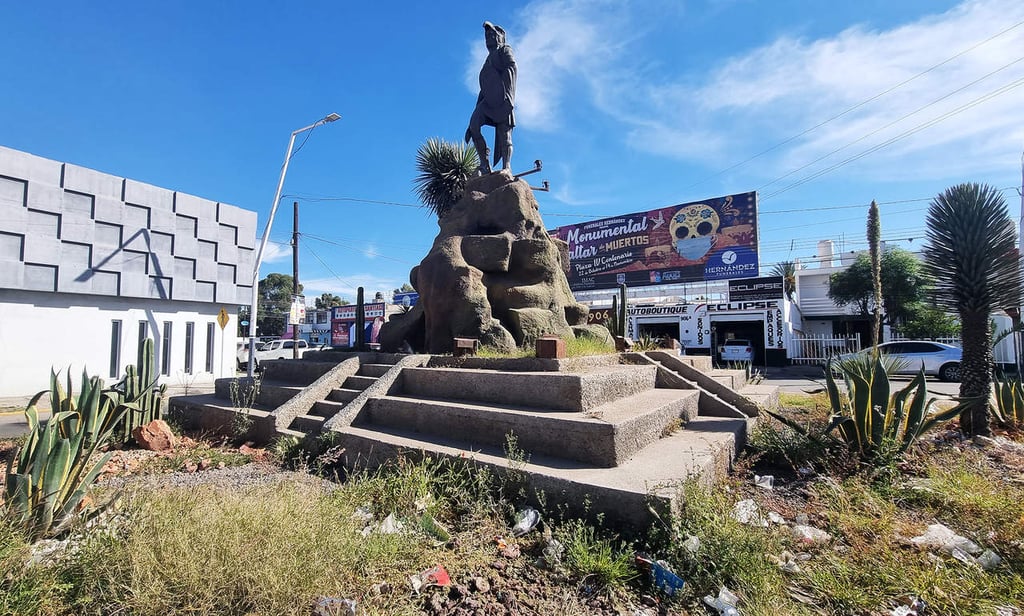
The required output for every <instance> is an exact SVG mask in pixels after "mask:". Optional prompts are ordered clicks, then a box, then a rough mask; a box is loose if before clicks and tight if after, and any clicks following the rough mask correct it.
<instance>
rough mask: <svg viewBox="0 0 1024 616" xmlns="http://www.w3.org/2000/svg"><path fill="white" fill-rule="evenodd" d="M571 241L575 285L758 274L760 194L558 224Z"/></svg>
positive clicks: (635, 283)
mask: <svg viewBox="0 0 1024 616" xmlns="http://www.w3.org/2000/svg"><path fill="white" fill-rule="evenodd" d="M551 235H552V236H554V237H557V238H559V239H561V240H564V241H565V242H567V243H568V244H569V271H568V272H567V278H568V280H569V286H570V287H571V288H572V290H574V291H579V290H587V289H606V288H611V287H615V286H617V285H618V284H621V283H625V284H626V285H628V286H645V285H657V284H671V283H677V282H687V281H699V280H726V279H730V278H743V277H747V276H756V275H757V271H758V259H757V193H755V192H749V193H742V194H737V195H729V196H726V197H716V198H713V199H707V200H704V201H696V202H692V203H683V204H679V205H673V206H670V207H664V208H660V209H657V210H651V211H648V212H639V213H635V214H626V215H624V216H617V217H614V218H604V219H601V220H595V221H592V222H587V223H582V224H578V225H569V226H565V227H559V228H557V229H552V230H551Z"/></svg>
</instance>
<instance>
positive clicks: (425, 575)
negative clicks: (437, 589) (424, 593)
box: [409, 565, 452, 594]
mask: <svg viewBox="0 0 1024 616" xmlns="http://www.w3.org/2000/svg"><path fill="white" fill-rule="evenodd" d="M409 583H410V584H411V585H412V589H413V591H414V592H415V593H416V594H420V589H421V588H424V587H426V586H451V584H452V579H451V577H450V576H449V575H448V572H447V571H446V570H445V568H444V567H442V566H441V565H437V566H436V567H431V568H430V569H427V570H426V571H420V572H419V573H417V574H416V575H410V576H409Z"/></svg>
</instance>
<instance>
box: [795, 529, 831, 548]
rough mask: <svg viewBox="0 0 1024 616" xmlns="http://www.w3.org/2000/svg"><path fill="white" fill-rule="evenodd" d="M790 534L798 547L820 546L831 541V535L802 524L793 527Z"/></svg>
mask: <svg viewBox="0 0 1024 616" xmlns="http://www.w3.org/2000/svg"><path fill="white" fill-rule="evenodd" d="M790 534H791V535H792V536H793V541H795V542H796V543H797V544H798V545H805V546H806V545H821V544H823V543H828V542H829V541H831V540H832V535H830V534H828V533H827V532H825V531H823V530H821V529H820V528H815V527H813V526H806V525H804V524H797V525H795V526H793V528H792V530H791V531H790Z"/></svg>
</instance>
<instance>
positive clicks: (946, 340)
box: [889, 334, 963, 346]
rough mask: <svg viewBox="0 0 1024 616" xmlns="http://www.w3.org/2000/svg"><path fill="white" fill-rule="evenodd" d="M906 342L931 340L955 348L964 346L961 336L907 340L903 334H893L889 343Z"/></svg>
mask: <svg viewBox="0 0 1024 616" xmlns="http://www.w3.org/2000/svg"><path fill="white" fill-rule="evenodd" d="M904 340H930V341H932V342H941V343H943V344H952V345H953V346H963V344H962V343H961V341H960V336H945V337H940V338H907V337H906V336H903V335H901V334H893V335H892V336H890V337H889V342H902V341H904Z"/></svg>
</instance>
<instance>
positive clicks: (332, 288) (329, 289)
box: [301, 273, 406, 303]
mask: <svg viewBox="0 0 1024 616" xmlns="http://www.w3.org/2000/svg"><path fill="white" fill-rule="evenodd" d="M301 282H302V292H303V294H304V295H305V296H306V299H307V303H312V298H315V297H319V296H320V295H321V294H323V293H334V294H335V295H339V296H341V297H342V298H344V299H347V300H348V301H350V302H354V301H355V299H356V292H357V289H358V288H359V287H363V295H364V298H365V301H367V302H369V301H372V300H373V296H374V295H375V294H376V293H377V292H378V291H380V292H381V293H383V294H384V297H385V298H386V299H387V300H389V301H390V299H391V291H392V290H393V289H397V288H399V287H401V286H402V283H404V282H406V281H405V280H397V279H392V278H387V277H382V276H377V275H376V274H370V273H364V274H352V275H351V276H346V277H345V278H343V279H339V278H334V277H325V278H313V279H310V280H302V281H301Z"/></svg>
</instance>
